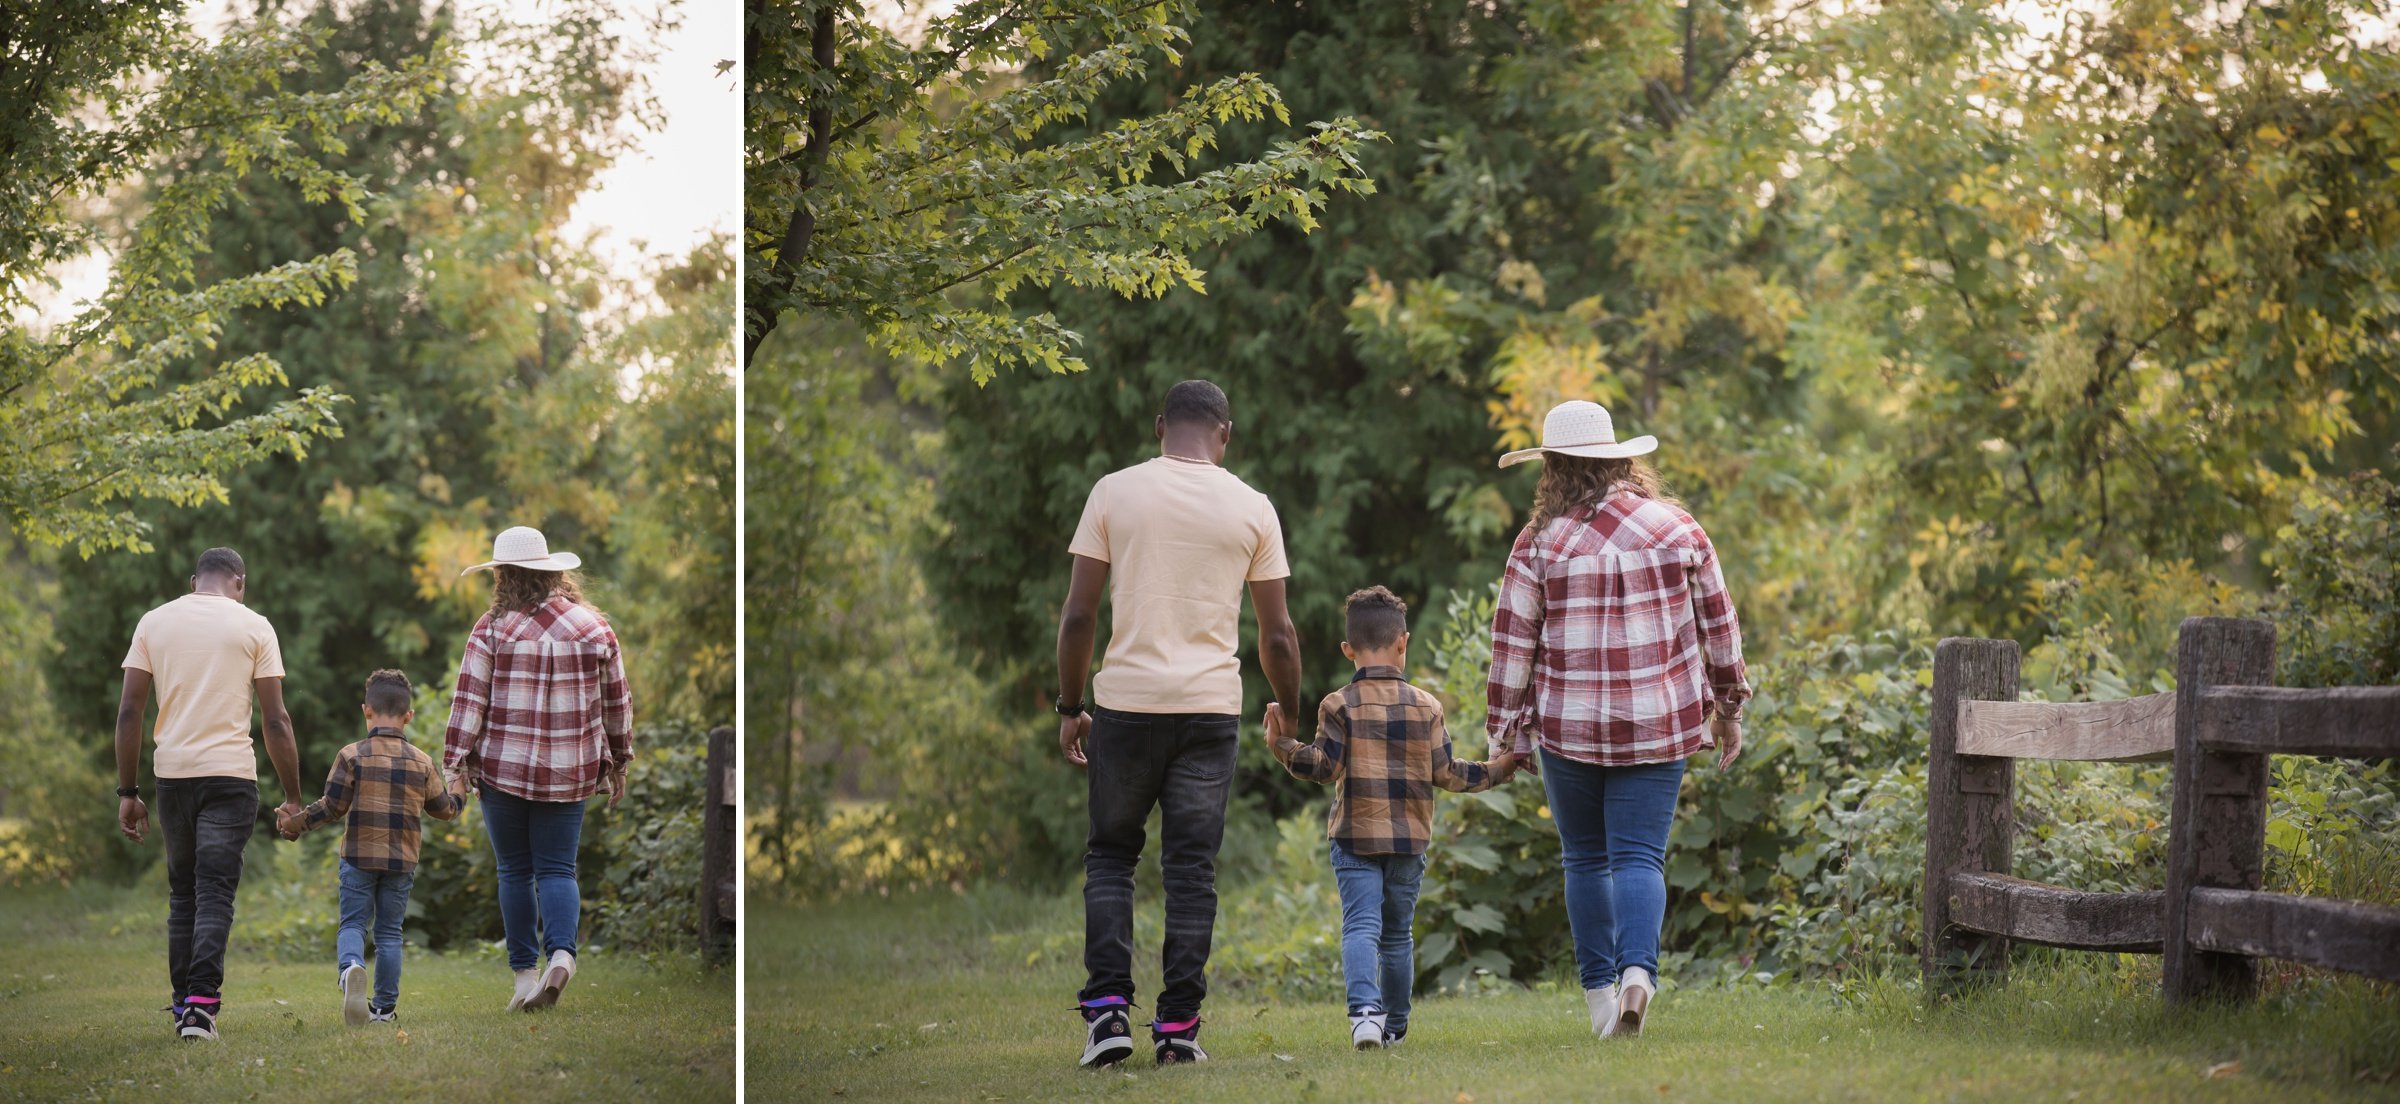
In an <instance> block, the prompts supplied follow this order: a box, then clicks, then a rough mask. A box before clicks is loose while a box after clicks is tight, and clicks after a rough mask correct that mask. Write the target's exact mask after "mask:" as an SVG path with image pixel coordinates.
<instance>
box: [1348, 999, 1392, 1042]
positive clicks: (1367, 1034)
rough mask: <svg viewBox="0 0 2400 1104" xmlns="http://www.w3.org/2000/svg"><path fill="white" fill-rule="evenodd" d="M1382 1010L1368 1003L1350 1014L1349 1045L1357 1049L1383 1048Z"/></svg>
mask: <svg viewBox="0 0 2400 1104" xmlns="http://www.w3.org/2000/svg"><path fill="white" fill-rule="evenodd" d="M1383 1025H1384V1018H1383V1011H1382V1010H1381V1009H1378V1008H1376V1007H1374V1006H1373V1005H1369V1006H1367V1007H1365V1008H1362V1009H1359V1010H1358V1011H1356V1012H1353V1013H1351V1015H1350V1045H1351V1046H1352V1047H1355V1048H1357V1049H1359V1050H1381V1049H1383V1039H1384V1035H1383Z"/></svg>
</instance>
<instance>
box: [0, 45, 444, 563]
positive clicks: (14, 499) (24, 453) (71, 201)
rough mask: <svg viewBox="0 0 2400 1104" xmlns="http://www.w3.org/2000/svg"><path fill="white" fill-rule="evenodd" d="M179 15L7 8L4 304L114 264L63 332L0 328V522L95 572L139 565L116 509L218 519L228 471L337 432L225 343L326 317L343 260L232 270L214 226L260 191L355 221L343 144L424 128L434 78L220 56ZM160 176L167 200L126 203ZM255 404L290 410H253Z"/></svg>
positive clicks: (350, 259)
mask: <svg viewBox="0 0 2400 1104" xmlns="http://www.w3.org/2000/svg"><path fill="white" fill-rule="evenodd" d="M184 7H185V5H182V4H180V3H168V2H163V0H146V2H142V3H133V4H98V3H70V4H37V5H11V6H10V7H9V8H8V10H7V11H6V12H4V13H0V62H4V64H0V103H4V104H6V105H8V108H9V110H8V111H6V112H5V113H0V114H5V116H6V117H5V119H4V120H0V181H4V182H0V310H4V311H6V312H8V313H10V314H11V315H16V316H24V315H26V314H28V313H29V312H30V310H31V309H32V308H33V306H34V303H35V289H36V287H37V286H38V285H41V284H44V283H46V282H47V281H48V280H49V279H50V277H49V275H48V273H49V269H50V266H52V265H54V264H57V263H60V262H63V261H66V260H69V259H72V258H75V257H78V256H81V255H83V254H85V253H87V252H89V251H91V250H93V249H95V248H103V247H105V248H107V249H108V251H109V253H110V258H111V262H112V263H111V270H110V280H109V285H108V289H107V291H106V292H104V293H103V294H102V295H101V297H100V298H99V299H98V300H97V301H96V302H94V303H91V304H89V305H87V306H84V307H83V308H82V309H81V310H80V311H79V313H77V314H75V315H74V316H73V317H72V318H70V319H68V320H67V321H65V322H63V323H61V324H58V325H55V326H51V327H49V328H47V329H46V330H44V331H41V332H38V333H37V332H34V331H33V330H32V329H30V328H21V327H18V326H14V325H12V326H10V327H8V328H7V329H5V330H0V517H4V518H5V519H6V520H7V521H8V522H9V523H10V524H11V525H12V526H13V527H14V528H16V529H17V530H18V532H19V533H20V534H22V535H23V536H24V537H25V538H27V539H30V540H33V541H36V542H40V543H43V544H50V545H60V544H72V545H74V546H75V547H76V548H77V549H78V550H80V551H81V552H82V553H83V554H84V555H86V556H89V555H91V554H92V553H94V552H97V551H100V550H102V549H111V548H132V549H143V548H147V547H149V543H150V542H149V528H148V526H147V525H146V523H145V521H144V519H143V518H142V517H140V516H139V515H138V514H137V513H136V512H135V510H134V509H132V508H131V506H130V505H128V504H129V503H132V502H141V501H149V502H160V503H165V504H169V505H173V506H179V507H185V506H193V505H197V504H199V503H203V502H220V503H221V502H224V501H225V500H226V498H227V496H228V490H227V487H226V484H225V482H224V480H225V477H226V476H227V474H228V473H231V472H234V471H237V470H240V469H242V468H245V467H248V466H251V465H254V464H256V463H258V462H260V461H262V460H264V459H266V458H268V457H271V456H278V455H282V456H291V457H298V456H300V455H302V454H303V453H304V452H305V451H306V449H307V447H308V445H309V443H310V442H311V441H312V440H315V439H319V438H322V437H325V436H329V435H334V434H338V433H339V432H340V429H339V426H338V425H337V423H336V421H335V407H336V404H337V403H338V402H339V400H340V396H339V394H338V393H337V392H335V391H333V390H330V389H327V388H321V387H307V388H298V389H289V388H286V387H285V384H286V380H287V376H286V371H285V368H284V366H283V365H282V364H280V363H279V362H278V361H277V360H276V359H275V358H274V357H273V356H271V355H268V354H266V353H264V352H260V351H256V350H244V349H239V348H238V347H237V348H230V349H229V348H224V347H222V346H223V345H224V344H226V342H225V335H226V330H227V328H228V327H229V326H231V325H233V324H234V320H235V319H236V318H237V317H238V316H240V315H242V314H243V313H245V312H261V313H263V312H267V311H280V310H283V309H285V308H289V307H294V306H300V307H317V306H321V305H322V304H323V303H324V302H325V301H326V299H327V297H328V296H329V295H331V294H332V293H333V292H335V291H336V290H338V289H340V288H343V287H346V286H348V285H349V284H350V283H351V282H352V281H353V280H354V279H355V278H356V275H357V266H358V258H357V256H356V254H354V253H352V252H350V251H349V250H347V249H343V248H326V249H320V250H313V251H308V252H301V253H293V254H288V255H283V256H278V257H275V258H273V259H264V258H243V259H241V260H238V261H237V260H235V259H234V258H229V257H226V256H223V255H218V254H211V253H209V252H208V244H209V240H210V230H211V226H212V224H213V222H214V220H215V219H216V218H217V217H218V216H219V215H220V214H222V213H224V212H226V211H228V210H230V209H233V208H234V207H235V206H236V205H237V204H238V202H239V201H240V200H241V199H242V198H243V197H244V194H245V190H247V189H252V188H257V187H261V186H269V185H268V182H272V184H271V186H273V187H276V188H281V189H284V190H286V191H288V192H289V193H290V194H291V195H292V197H293V205H294V206H295V207H300V208H305V209H307V210H308V211H310V212H311V213H312V214H316V213H319V212H330V214H327V215H325V217H327V218H342V219H350V220H357V219H361V218H363V217H364V216H365V206H364V205H365V203H366V201H367V195H368V188H367V182H366V181H365V180H364V179H362V177H361V176H360V175H358V174H356V173H354V172H351V171H345V168H344V167H342V166H341V165H340V162H341V160H342V158H343V156H344V154H345V153H346V152H347V149H346V146H345V142H344V138H343V135H344V134H345V133H346V132H348V131H350V130H352V129H354V128H356V127H359V126H362V125H368V124H371V123H376V122H390V121H394V120H397V119H400V118H401V117H403V116H407V115H412V114H415V113H416V112H418V111H420V110H422V108H423V107H424V106H425V104H426V103H427V102H428V100H429V98H430V97H431V95H432V93H433V90H434V85H435V83H436V81H437V80H438V76H437V74H438V72H439V62H438V60H437V59H435V58H433V57H431V56H429V55H431V54H432V53H434V51H432V50H430V49H429V50H427V51H424V52H420V53H418V54H415V55H391V56H388V58H387V60H385V61H378V62H375V63H372V64H366V65H360V66H356V67H352V68H349V69H346V70H345V71H344V72H343V74H342V78H341V79H339V80H335V81H325V80H322V79H319V78H318V76H317V74H315V72H314V65H313V63H314V61H315V59H316V58H317V57H318V56H319V54H320V52H321V51H322V50H323V48H324V46H325V42H326V35H327V31H326V29H325V28H324V27H322V26H315V27H305V28H303V27H292V26H286V25H283V24H281V23H279V22H277V21H274V20H256V21H250V22H247V23H244V24H242V25H240V26H237V27H234V28H232V29H230V30H228V31H227V32H226V33H225V34H224V35H223V36H221V37H220V38H218V39H217V40H216V41H214V42H211V41H208V40H206V39H204V38H202V37H201V36H200V35H199V34H197V33H196V32H194V31H193V29H192V27H191V25H190V22H189V20H188V18H187V16H186V15H185V13H184V11H183V9H184ZM427 45H429V46H430V44H427ZM162 170H171V171H162ZM149 173H160V175H158V176H156V177H154V178H152V179H155V181H156V182H157V183H156V186H154V187H151V188H149V189H148V190H147V191H146V192H145V193H144V194H143V195H142V196H141V197H140V199H139V200H138V201H137V202H132V203H125V202H123V199H124V197H123V195H122V194H121V192H122V189H124V188H126V187H128V186H130V185H131V184H133V183H134V182H135V181H137V180H140V179H143V178H144V174H149ZM119 223H129V224H130V228H129V229H128V230H127V231H125V232H124V233H123V234H122V235H118V236H116V237H114V238H111V237H109V236H107V235H106V234H105V232H104V228H105V227H109V226H113V225H116V224H119ZM169 380H172V382H167V381H169ZM261 388H276V389H281V390H283V391H284V392H285V393H284V394H282V395H280V396H279V397H277V398H276V399H275V400H273V401H271V402H269V403H267V404H265V405H264V406H255V405H252V404H251V403H250V402H248V401H246V396H247V394H248V393H249V392H253V391H255V390H258V389H261Z"/></svg>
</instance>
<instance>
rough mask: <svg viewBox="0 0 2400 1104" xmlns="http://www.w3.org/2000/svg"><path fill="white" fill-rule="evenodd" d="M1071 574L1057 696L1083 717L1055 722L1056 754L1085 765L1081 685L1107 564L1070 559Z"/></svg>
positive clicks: (1086, 720)
mask: <svg viewBox="0 0 2400 1104" xmlns="http://www.w3.org/2000/svg"><path fill="white" fill-rule="evenodd" d="M1072 558H1073V560H1074V561H1075V569H1074V574H1073V575H1071V576H1070V577H1069V578H1068V580H1067V604H1066V605H1064V606H1061V607H1059V611H1058V696H1059V700H1061V701H1070V702H1082V703H1083V704H1084V706H1085V710H1084V712H1083V713H1081V714H1080V715H1077V716H1073V717H1060V718H1059V719H1058V750H1059V751H1061V752H1064V753H1065V754H1066V757H1067V762H1070V763H1073V764H1075V765H1076V766H1078V767H1080V766H1083V765H1085V762H1086V761H1085V759H1084V757H1083V738H1084V737H1085V736H1088V735H1090V734H1091V731H1092V714H1091V710H1090V706H1091V704H1092V703H1091V700H1090V699H1089V698H1086V697H1085V696H1084V689H1085V688H1084V682H1085V680H1086V679H1087V678H1089V677H1090V675H1091V673H1092V638H1093V637H1095V636H1097V635H1099V632H1100V592H1101V589H1102V588H1103V587H1105V586H1107V585H1108V561H1106V560H1095V559H1093V558H1091V557H1090V556H1075V557H1072Z"/></svg>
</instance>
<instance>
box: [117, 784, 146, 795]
mask: <svg viewBox="0 0 2400 1104" xmlns="http://www.w3.org/2000/svg"><path fill="white" fill-rule="evenodd" d="M117 796H118V797H140V796H142V788H141V787H140V786H119V787H117Z"/></svg>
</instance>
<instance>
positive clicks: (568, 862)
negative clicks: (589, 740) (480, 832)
mask: <svg viewBox="0 0 2400 1104" xmlns="http://www.w3.org/2000/svg"><path fill="white" fill-rule="evenodd" d="M479 792H480V793H481V795H482V797H483V826H484V830H485V831H486V832H489V833H490V834H491V837H492V860H493V861H494V862H495V863H496V864H498V866H499V867H500V926H501V927H502V928H503V929H505V930H506V931H507V934H508V968H509V969H511V970H530V969H533V968H534V967H535V966H538V965H540V964H541V963H542V961H543V960H544V959H546V958H548V957H550V954H551V952H553V951H565V952H567V953H568V954H573V953H575V932H576V929H577V927H578V925H580V924H581V923H582V922H583V887H581V886H579V885H577V884H576V883H575V849H576V847H577V846H578V845H579V844H580V843H581V842H582V840H583V803H582V802H580V801H527V800H525V799H524V798H521V797H516V796H514V795H511V794H504V793H501V792H500V791H498V790H494V789H489V788H486V789H483V790H481V791H479ZM537 932H538V936H539V937H538V938H537V937H536V936H537Z"/></svg>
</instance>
